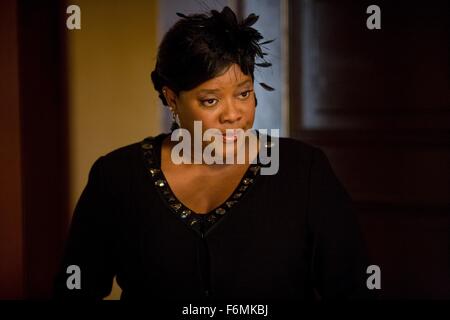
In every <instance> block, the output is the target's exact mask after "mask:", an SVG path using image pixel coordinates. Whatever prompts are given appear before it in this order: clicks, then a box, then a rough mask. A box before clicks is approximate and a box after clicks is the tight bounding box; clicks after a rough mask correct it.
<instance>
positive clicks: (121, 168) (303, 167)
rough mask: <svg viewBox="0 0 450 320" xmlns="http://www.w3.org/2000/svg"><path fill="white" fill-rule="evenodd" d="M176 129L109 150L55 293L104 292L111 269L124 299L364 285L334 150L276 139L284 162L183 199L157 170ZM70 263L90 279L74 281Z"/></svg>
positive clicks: (354, 289) (329, 291)
mask: <svg viewBox="0 0 450 320" xmlns="http://www.w3.org/2000/svg"><path fill="white" fill-rule="evenodd" d="M167 135H168V133H161V134H160V135H158V136H156V137H150V138H146V139H144V140H143V141H142V142H139V143H134V144H131V145H128V146H125V147H122V148H120V149H117V150H115V151H113V152H111V153H109V154H107V155H106V156H102V157H100V158H99V159H98V160H97V161H96V162H95V163H94V165H93V166H92V168H91V170H90V173H89V180H88V183H87V186H86V188H85V189H84V191H83V193H82V195H81V197H80V199H79V201H78V203H77V206H76V208H75V212H74V216H73V219H72V224H71V228H70V233H69V239H68V241H67V245H66V251H65V256H64V259H63V262H62V268H61V271H60V272H59V274H58V276H57V278H56V282H55V284H56V286H55V295H56V296H57V297H65V298H67V297H77V298H98V299H100V298H103V297H105V296H107V295H108V294H109V293H110V291H111V287H112V280H113V277H114V276H115V275H116V276H117V283H118V284H119V285H120V287H121V288H122V296H121V298H122V299H142V298H145V299H148V298H152V299H177V300H178V299H179V300H184V301H186V300H189V301H198V300H211V301H221V300H226V299H233V301H234V300H239V299H264V300H270V299H312V298H314V297H317V296H320V297H322V298H325V299H326V298H357V297H366V295H367V294H368V289H367V288H366V278H367V277H368V275H367V274H366V268H367V266H368V264H367V261H366V258H365V252H364V245H363V243H362V237H361V234H360V231H359V227H358V223H357V220H356V217H355V214H354V211H353V209H352V203H351V199H350V197H349V195H348V193H347V192H346V191H345V189H344V188H343V186H342V184H341V183H340V182H339V181H338V179H337V178H336V176H335V174H334V173H333V170H332V168H331V166H330V163H329V162H328V160H327V158H326V156H325V154H324V153H323V152H322V151H321V150H320V149H319V148H316V147H313V146H311V145H308V144H306V143H304V142H301V141H298V140H295V139H291V138H279V139H274V140H273V142H272V143H269V144H267V145H266V146H264V147H266V148H271V145H272V147H273V143H279V155H280V157H279V170H278V172H277V173H276V174H275V175H261V174H260V172H261V166H263V165H262V164H261V162H260V161H259V158H258V161H257V163H254V164H251V165H250V167H249V169H248V170H247V172H246V173H245V174H244V176H243V177H242V179H241V182H240V184H239V185H238V186H237V188H236V189H235V190H234V192H233V193H232V194H231V195H230V197H229V198H228V199H227V200H226V201H225V202H224V203H223V204H222V205H220V206H219V207H217V208H215V209H214V210H212V211H211V212H209V213H207V214H205V215H202V214H196V213H195V212H193V211H192V210H190V209H189V208H187V207H186V206H184V205H183V204H182V203H181V202H180V201H179V200H178V199H177V198H176V196H175V195H174V194H173V192H172V191H171V189H170V186H169V185H168V183H167V181H166V179H165V177H164V174H163V172H162V171H161V170H160V169H161V168H160V160H161V144H162V141H163V139H164V138H165V137H166V136H167ZM69 265H77V266H79V267H80V270H81V289H79V290H77V289H72V290H69V289H68V288H67V286H66V280H67V277H69V274H67V273H66V270H67V267H68V266H69Z"/></svg>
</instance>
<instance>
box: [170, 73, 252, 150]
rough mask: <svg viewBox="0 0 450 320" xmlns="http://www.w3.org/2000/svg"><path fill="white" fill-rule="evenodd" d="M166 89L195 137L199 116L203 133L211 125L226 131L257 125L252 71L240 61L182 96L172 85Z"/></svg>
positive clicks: (185, 126) (182, 119) (183, 121)
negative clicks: (243, 67) (172, 88)
mask: <svg viewBox="0 0 450 320" xmlns="http://www.w3.org/2000/svg"><path fill="white" fill-rule="evenodd" d="M165 89H166V100H167V101H168V103H169V107H171V108H172V110H174V111H175V112H176V113H177V114H178V116H179V122H180V127H181V128H184V129H187V130H189V132H190V133H191V136H192V137H193V134H194V121H196V120H197V121H198V120H200V121H202V134H203V132H204V131H205V130H207V129H211V128H215V129H219V130H220V131H221V132H222V133H226V130H227V129H243V130H244V131H246V130H247V129H250V128H252V127H253V122H254V119H255V94H254V91H253V80H252V78H251V77H250V76H249V75H245V74H244V73H243V72H242V71H241V68H240V67H239V65H237V64H233V65H231V66H230V67H229V68H228V70H227V71H226V72H225V73H224V74H222V75H220V76H218V77H216V78H213V79H210V80H208V81H206V82H204V83H202V84H200V85H199V86H197V87H196V88H194V89H192V90H189V91H181V92H180V93H179V95H178V96H177V95H176V94H175V93H174V92H173V91H172V90H170V89H169V88H167V87H166V88H165ZM167 98H168V99H167ZM208 143H209V142H206V143H205V142H204V143H203V144H204V145H207V144H208Z"/></svg>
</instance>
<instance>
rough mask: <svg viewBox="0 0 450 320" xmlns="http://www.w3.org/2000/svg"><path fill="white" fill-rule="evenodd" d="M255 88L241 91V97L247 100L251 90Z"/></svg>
mask: <svg viewBox="0 0 450 320" xmlns="http://www.w3.org/2000/svg"><path fill="white" fill-rule="evenodd" d="M252 91H253V90H246V91H244V92H241V93H240V94H239V97H240V98H241V99H242V100H245V99H247V98H248V97H249V96H250V92H252Z"/></svg>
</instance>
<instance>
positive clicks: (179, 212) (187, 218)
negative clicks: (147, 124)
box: [140, 134, 271, 237]
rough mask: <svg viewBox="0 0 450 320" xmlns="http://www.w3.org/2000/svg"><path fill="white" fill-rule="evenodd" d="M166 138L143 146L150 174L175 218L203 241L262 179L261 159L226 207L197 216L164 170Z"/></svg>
mask: <svg viewBox="0 0 450 320" xmlns="http://www.w3.org/2000/svg"><path fill="white" fill-rule="evenodd" d="M166 135H167V134H161V135H159V136H157V137H147V138H145V139H144V140H142V141H141V143H140V146H141V150H142V154H143V157H144V160H145V163H146V167H147V171H148V174H149V176H150V178H151V181H152V183H153V185H154V187H155V188H156V190H157V192H158V194H159V195H160V197H161V198H162V200H163V202H164V203H165V204H166V205H167V206H168V207H169V208H170V210H171V211H172V212H173V213H174V214H175V215H176V217H178V219H180V220H181V221H182V222H183V223H184V224H186V225H187V226H188V227H189V228H191V229H192V230H194V231H195V232H196V233H197V234H199V235H200V236H201V237H204V236H205V235H206V233H207V232H208V231H209V230H210V229H211V227H212V226H213V225H214V224H216V223H217V222H218V221H219V220H221V219H222V218H223V217H224V216H225V215H227V213H228V212H229V211H230V210H231V209H232V208H233V207H235V206H236V205H237V204H238V203H239V202H240V201H241V200H242V199H243V198H244V197H245V195H246V194H247V193H248V192H249V190H250V189H251V187H252V186H253V185H254V184H255V182H256V180H257V178H258V177H259V176H260V169H261V167H262V166H264V165H261V163H260V161H259V155H258V157H257V161H256V163H251V164H250V166H249V167H248V169H247V171H246V172H245V174H244V176H243V177H242V179H241V181H240V183H239V184H238V186H237V187H236V188H235V190H234V191H233V193H232V194H231V195H230V196H229V197H228V198H227V200H225V202H224V203H222V204H221V205H219V206H218V207H216V208H215V209H213V210H211V211H210V212H208V213H204V214H200V213H196V212H194V211H193V210H191V209H189V208H188V207H186V206H185V205H184V204H183V203H182V202H181V201H179V200H178V199H177V197H176V196H175V194H174V193H173V191H172V189H171V188H170V185H169V183H168V182H167V179H166V178H165V176H164V173H163V172H162V170H161V163H160V156H161V144H162V140H163V139H164V137H165V136H166ZM270 146H271V145H270V144H269V145H265V147H266V148H270Z"/></svg>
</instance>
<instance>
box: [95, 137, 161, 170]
mask: <svg viewBox="0 0 450 320" xmlns="http://www.w3.org/2000/svg"><path fill="white" fill-rule="evenodd" d="M162 135H164V134H163V133H161V134H158V135H153V136H152V135H150V136H147V137H143V138H142V139H138V140H136V141H134V142H132V143H130V144H127V145H124V146H121V147H118V148H116V149H113V150H111V151H109V152H107V153H104V154H103V155H99V156H98V158H97V160H96V161H95V162H94V164H93V167H96V166H97V167H101V170H102V171H104V172H106V174H107V175H111V174H114V175H116V176H117V175H124V174H125V175H126V174H129V173H130V170H135V169H136V168H140V167H143V153H142V144H143V143H145V142H146V141H151V140H154V139H157V138H158V137H161V136H162Z"/></svg>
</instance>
